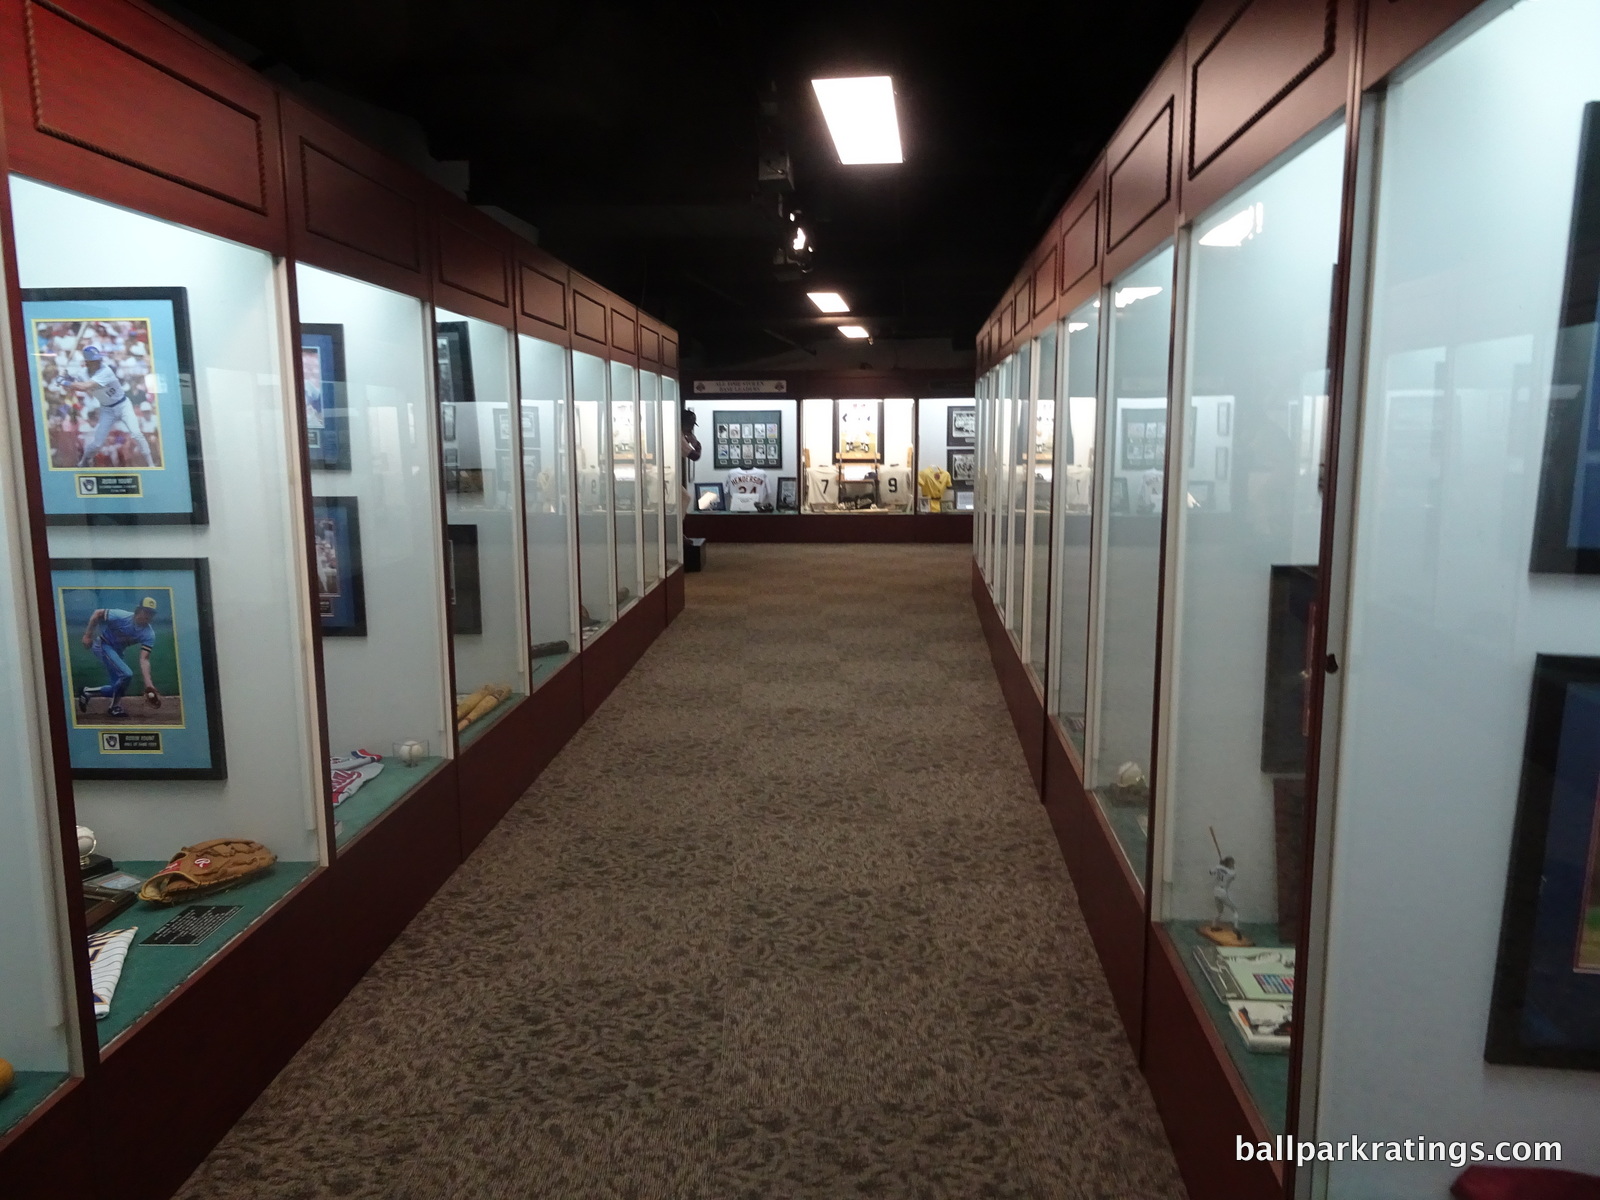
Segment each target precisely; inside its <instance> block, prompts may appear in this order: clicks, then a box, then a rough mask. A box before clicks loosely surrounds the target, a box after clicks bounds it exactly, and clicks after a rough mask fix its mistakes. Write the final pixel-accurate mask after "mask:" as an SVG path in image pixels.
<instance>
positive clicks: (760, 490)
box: [726, 467, 772, 507]
mask: <svg viewBox="0 0 1600 1200" xmlns="http://www.w3.org/2000/svg"><path fill="white" fill-rule="evenodd" d="M726 482H727V487H728V496H729V501H728V503H729V505H730V507H731V506H734V505H736V504H737V503H738V501H739V497H740V496H750V497H753V500H752V503H753V504H765V503H767V502H768V500H769V498H770V497H771V495H772V492H771V489H770V488H769V487H768V486H767V473H766V472H765V471H758V470H753V469H751V468H749V467H740V468H737V469H736V470H732V471H729V472H728V478H727V481H726Z"/></svg>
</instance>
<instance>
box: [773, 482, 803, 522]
mask: <svg viewBox="0 0 1600 1200" xmlns="http://www.w3.org/2000/svg"><path fill="white" fill-rule="evenodd" d="M776 507H777V510H778V511H779V512H787V513H792V512H799V511H800V477H799V476H798V475H784V476H781V477H780V478H779V479H778V503H777V506H776Z"/></svg>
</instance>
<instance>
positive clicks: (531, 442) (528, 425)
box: [522, 411, 539, 450]
mask: <svg viewBox="0 0 1600 1200" xmlns="http://www.w3.org/2000/svg"><path fill="white" fill-rule="evenodd" d="M538 444H539V414H538V413H536V412H527V411H524V412H523V414H522V447H523V449H525V450H526V449H527V448H528V447H530V446H537V445H538Z"/></svg>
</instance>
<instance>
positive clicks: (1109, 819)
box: [1090, 791, 1150, 875]
mask: <svg viewBox="0 0 1600 1200" xmlns="http://www.w3.org/2000/svg"><path fill="white" fill-rule="evenodd" d="M1090 795H1092V796H1093V797H1094V802H1095V803H1096V804H1098V805H1099V806H1100V811H1101V812H1103V813H1104V814H1105V817H1106V824H1107V825H1109V826H1111V832H1112V833H1113V834H1114V835H1115V836H1116V839H1117V847H1118V848H1119V849H1120V850H1121V851H1122V855H1123V857H1124V858H1126V859H1127V860H1128V865H1129V866H1131V867H1132V868H1133V872H1134V874H1135V875H1143V874H1144V863H1145V858H1146V857H1147V856H1148V854H1149V846H1150V823H1149V822H1150V818H1149V815H1148V813H1149V810H1148V808H1147V807H1145V805H1144V804H1119V803H1117V802H1116V801H1115V800H1108V799H1106V798H1105V797H1103V796H1102V795H1101V794H1100V793H1099V792H1098V791H1095V792H1091V793H1090ZM1146 803H1148V802H1146Z"/></svg>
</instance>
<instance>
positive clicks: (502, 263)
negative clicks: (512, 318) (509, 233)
mask: <svg viewBox="0 0 1600 1200" xmlns="http://www.w3.org/2000/svg"><path fill="white" fill-rule="evenodd" d="M438 236H439V282H441V283H443V284H446V285H447V286H449V287H453V288H455V289H456V290H457V291H460V292H465V293H466V294H467V295H469V296H476V297H477V298H478V299H479V300H484V301H487V302H488V303H490V304H492V305H494V306H495V307H496V308H505V309H509V308H510V307H511V295H510V282H509V280H508V279H507V277H506V276H507V261H508V256H507V252H506V248H505V246H504V245H496V244H495V243H494V242H491V241H490V240H489V239H487V238H485V237H482V236H481V235H479V234H477V233H475V232H474V231H473V230H471V229H468V228H467V227H466V226H465V225H463V224H461V223H460V222H459V221H455V220H452V219H451V218H450V217H448V216H446V215H445V214H443V213H440V214H439V222H438Z"/></svg>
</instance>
